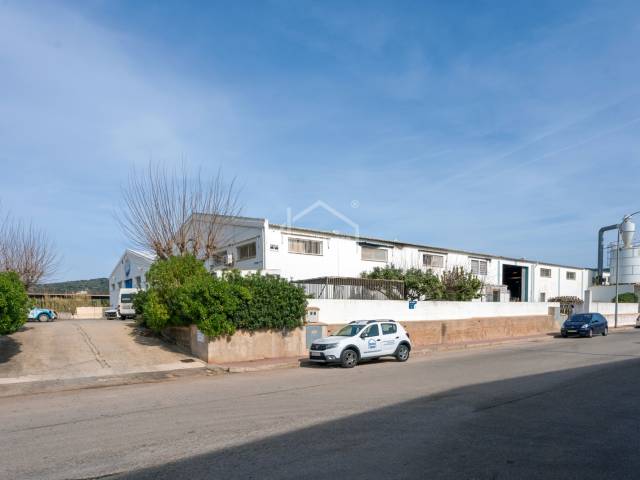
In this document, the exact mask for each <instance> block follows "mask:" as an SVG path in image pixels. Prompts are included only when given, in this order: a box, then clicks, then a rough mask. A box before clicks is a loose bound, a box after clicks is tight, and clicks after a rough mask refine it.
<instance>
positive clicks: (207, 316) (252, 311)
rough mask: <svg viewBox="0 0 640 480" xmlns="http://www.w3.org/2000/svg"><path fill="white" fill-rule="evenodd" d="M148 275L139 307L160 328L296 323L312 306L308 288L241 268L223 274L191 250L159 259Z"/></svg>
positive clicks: (220, 330) (224, 330)
mask: <svg viewBox="0 0 640 480" xmlns="http://www.w3.org/2000/svg"><path fill="white" fill-rule="evenodd" d="M147 281H148V284H149V288H148V290H147V291H146V292H140V293H138V294H137V295H136V296H135V298H134V308H135V309H136V312H137V313H139V314H141V317H142V320H143V321H144V323H146V325H147V326H148V327H149V328H151V329H152V330H155V331H160V330H162V329H163V328H165V327H167V326H172V325H191V324H195V325H197V326H198V328H199V329H200V331H202V332H203V333H205V334H206V335H208V336H209V337H218V336H221V335H232V334H233V333H234V332H235V331H236V329H237V328H242V329H246V330H258V329H263V328H273V329H281V328H295V327H298V326H300V325H301V324H302V319H303V318H304V314H305V310H306V297H305V294H304V290H302V289H301V288H299V287H297V286H295V285H292V284H291V283H289V282H287V281H286V280H283V279H281V278H279V277H275V276H270V275H266V276H261V275H259V274H256V275H249V276H247V277H242V276H240V274H239V273H237V272H233V273H230V274H227V275H225V276H224V277H223V278H218V277H215V276H213V275H211V274H210V273H209V272H207V270H206V268H205V266H204V264H203V263H202V262H201V261H199V260H197V259H196V258H195V257H193V256H191V255H185V256H179V257H170V258H168V259H166V260H158V261H156V262H155V263H154V264H153V265H152V266H151V269H150V270H149V272H148V274H147Z"/></svg>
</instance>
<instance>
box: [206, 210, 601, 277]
mask: <svg viewBox="0 0 640 480" xmlns="http://www.w3.org/2000/svg"><path fill="white" fill-rule="evenodd" d="M201 215H203V214H201ZM235 218H237V219H238V220H243V221H249V222H256V223H264V222H268V219H266V218H260V217H242V216H238V217H235ZM268 225H269V226H270V227H273V228H277V229H280V230H290V231H296V232H302V233H308V234H315V235H324V236H328V237H338V238H349V239H352V240H356V241H359V242H362V243H370V244H375V245H378V246H387V247H400V248H402V247H411V248H417V249H419V250H427V251H429V252H433V253H459V254H462V255H468V256H470V257H476V258H481V259H487V260H507V261H511V262H527V263H535V264H542V265H547V266H550V267H561V268H571V269H574V270H595V268H593V267H580V266H576V265H566V264H561V263H552V262H544V261H540V260H532V259H528V258H524V257H522V258H515V257H506V256H502V255H494V254H488V253H479V252H472V251H469V250H460V249H455V248H444V247H435V246H433V245H425V244H420V243H408V242H401V241H397V240H385V239H382V238H377V237H368V236H362V235H360V236H356V235H349V234H347V233H340V232H332V231H329V230H319V229H313V228H306V227H296V226H289V225H282V224H278V223H270V222H268Z"/></svg>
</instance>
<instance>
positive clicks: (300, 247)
mask: <svg viewBox="0 0 640 480" xmlns="http://www.w3.org/2000/svg"><path fill="white" fill-rule="evenodd" d="M289 253H301V254H303V255H322V240H303V239H302V238H290V239H289Z"/></svg>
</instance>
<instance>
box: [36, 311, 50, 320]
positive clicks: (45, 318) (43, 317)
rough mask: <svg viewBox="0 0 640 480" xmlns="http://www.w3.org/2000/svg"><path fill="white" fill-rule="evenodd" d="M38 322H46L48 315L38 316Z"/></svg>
mask: <svg viewBox="0 0 640 480" xmlns="http://www.w3.org/2000/svg"><path fill="white" fill-rule="evenodd" d="M38 321H39V322H48V321H49V315H47V314H46V313H41V314H40V315H38Z"/></svg>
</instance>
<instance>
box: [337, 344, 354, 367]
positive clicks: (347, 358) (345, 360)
mask: <svg viewBox="0 0 640 480" xmlns="http://www.w3.org/2000/svg"><path fill="white" fill-rule="evenodd" d="M340 364H341V365H342V367H343V368H353V367H355V366H356V365H357V364H358V354H357V353H356V351H355V350H352V349H350V348H347V349H346V350H344V351H343V352H342V355H340Z"/></svg>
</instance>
